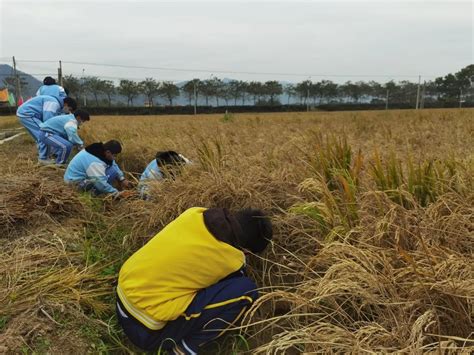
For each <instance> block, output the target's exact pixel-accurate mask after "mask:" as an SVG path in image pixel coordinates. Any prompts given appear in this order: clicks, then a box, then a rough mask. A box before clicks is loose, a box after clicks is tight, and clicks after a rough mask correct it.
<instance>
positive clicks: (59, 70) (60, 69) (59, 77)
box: [58, 61, 63, 86]
mask: <svg viewBox="0 0 474 355" xmlns="http://www.w3.org/2000/svg"><path fill="white" fill-rule="evenodd" d="M58 82H59V85H60V86H63V65H62V63H61V61H59V68H58Z"/></svg>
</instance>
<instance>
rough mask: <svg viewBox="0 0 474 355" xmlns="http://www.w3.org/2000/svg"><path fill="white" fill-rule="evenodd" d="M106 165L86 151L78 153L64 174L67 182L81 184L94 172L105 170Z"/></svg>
mask: <svg viewBox="0 0 474 355" xmlns="http://www.w3.org/2000/svg"><path fill="white" fill-rule="evenodd" d="M105 167H106V164H105V163H104V162H103V161H101V160H100V159H99V158H97V157H96V156H94V155H92V154H90V153H88V152H87V151H86V150H85V149H84V150H81V151H80V152H79V153H77V154H76V155H75V156H74V158H72V160H71V161H70V162H69V164H68V166H67V168H66V172H65V173H64V181H65V182H77V183H79V182H81V181H83V180H86V179H87V178H88V177H89V176H90V175H91V174H92V173H93V172H94V171H97V170H102V169H104V170H105Z"/></svg>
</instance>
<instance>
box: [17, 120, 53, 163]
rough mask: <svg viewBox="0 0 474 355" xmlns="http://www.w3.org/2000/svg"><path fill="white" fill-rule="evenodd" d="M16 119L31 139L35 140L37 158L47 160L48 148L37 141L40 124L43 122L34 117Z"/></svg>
mask: <svg viewBox="0 0 474 355" xmlns="http://www.w3.org/2000/svg"><path fill="white" fill-rule="evenodd" d="M18 119H19V120H20V123H21V124H22V125H23V127H25V128H26V130H27V131H28V133H29V134H30V135H31V137H33V139H34V140H35V142H36V146H37V147H38V158H39V159H42V160H45V159H48V147H47V146H46V145H45V144H44V143H42V142H40V140H39V135H40V123H43V122H42V121H41V120H40V119H39V118H36V117H20V116H18Z"/></svg>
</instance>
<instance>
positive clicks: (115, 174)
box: [78, 165, 121, 195]
mask: <svg viewBox="0 0 474 355" xmlns="http://www.w3.org/2000/svg"><path fill="white" fill-rule="evenodd" d="M105 175H107V183H109V184H110V185H112V184H113V183H114V182H115V181H118V180H119V177H120V176H121V175H120V171H119V170H118V169H117V167H115V166H114V165H111V166H109V167H107V169H105ZM78 187H79V189H80V190H82V191H89V192H91V193H92V194H94V195H100V194H101V193H102V192H100V191H97V189H96V188H95V186H94V183H92V182H91V181H88V180H86V181H82V182H80V183H79V184H78Z"/></svg>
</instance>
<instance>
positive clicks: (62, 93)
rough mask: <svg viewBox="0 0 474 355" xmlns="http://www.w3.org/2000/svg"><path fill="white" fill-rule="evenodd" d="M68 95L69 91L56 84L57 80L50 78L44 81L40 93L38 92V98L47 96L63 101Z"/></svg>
mask: <svg viewBox="0 0 474 355" xmlns="http://www.w3.org/2000/svg"><path fill="white" fill-rule="evenodd" d="M67 94H68V92H67V90H66V89H65V88H63V87H62V86H59V85H58V84H56V80H54V79H53V78H52V77H50V76H47V77H45V78H44V79H43V85H41V86H40V88H39V89H38V91H36V96H40V95H47V96H53V97H57V98H58V99H61V100H64V99H65V98H66V97H67Z"/></svg>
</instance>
